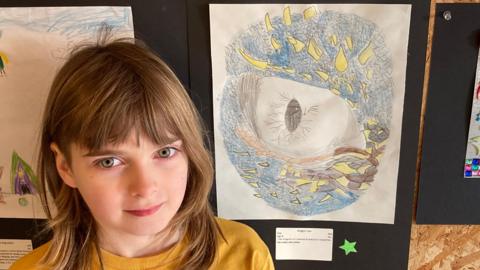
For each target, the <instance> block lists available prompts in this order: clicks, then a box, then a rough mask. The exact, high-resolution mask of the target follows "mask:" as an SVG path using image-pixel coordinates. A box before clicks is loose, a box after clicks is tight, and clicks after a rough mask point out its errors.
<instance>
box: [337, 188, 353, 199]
mask: <svg viewBox="0 0 480 270" xmlns="http://www.w3.org/2000/svg"><path fill="white" fill-rule="evenodd" d="M335 192H337V193H338V194H340V195H342V196H344V197H350V196H348V194H347V193H345V191H343V190H341V189H339V188H337V189H335Z"/></svg>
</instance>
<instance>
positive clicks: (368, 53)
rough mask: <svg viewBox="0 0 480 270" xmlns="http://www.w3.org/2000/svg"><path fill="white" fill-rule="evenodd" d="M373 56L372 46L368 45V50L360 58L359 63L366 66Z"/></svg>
mask: <svg viewBox="0 0 480 270" xmlns="http://www.w3.org/2000/svg"><path fill="white" fill-rule="evenodd" d="M372 56H373V49H372V44H371V43H370V44H368V46H367V48H365V49H364V50H363V51H362V52H361V53H360V55H359V56H358V61H359V62H360V64H362V65H365V63H367V61H368V59H370V57H372Z"/></svg>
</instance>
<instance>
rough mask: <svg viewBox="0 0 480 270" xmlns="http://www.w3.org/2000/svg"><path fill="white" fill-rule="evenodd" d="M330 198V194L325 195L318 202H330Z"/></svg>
mask: <svg viewBox="0 0 480 270" xmlns="http://www.w3.org/2000/svg"><path fill="white" fill-rule="evenodd" d="M331 198H332V195H330V194H327V196H325V197H323V198H322V199H321V200H320V202H324V201H327V200H330V199H331Z"/></svg>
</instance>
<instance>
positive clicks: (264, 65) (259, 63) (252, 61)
mask: <svg viewBox="0 0 480 270" xmlns="http://www.w3.org/2000/svg"><path fill="white" fill-rule="evenodd" d="M238 52H239V53H240V54H241V55H242V56H243V58H245V60H247V61H248V62H249V63H250V64H252V65H253V66H255V67H256V68H259V69H262V70H264V69H266V68H267V67H268V62H267V61H262V60H257V59H254V58H253V57H251V56H250V55H248V54H246V53H245V52H244V51H243V50H242V49H238Z"/></svg>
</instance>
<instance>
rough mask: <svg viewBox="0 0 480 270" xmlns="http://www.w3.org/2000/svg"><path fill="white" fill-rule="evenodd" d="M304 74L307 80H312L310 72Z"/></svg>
mask: <svg viewBox="0 0 480 270" xmlns="http://www.w3.org/2000/svg"><path fill="white" fill-rule="evenodd" d="M302 76H303V78H304V79H305V80H308V81H311V80H312V75H310V74H308V73H302Z"/></svg>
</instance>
